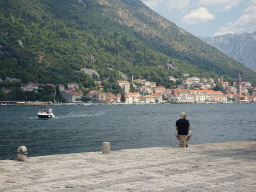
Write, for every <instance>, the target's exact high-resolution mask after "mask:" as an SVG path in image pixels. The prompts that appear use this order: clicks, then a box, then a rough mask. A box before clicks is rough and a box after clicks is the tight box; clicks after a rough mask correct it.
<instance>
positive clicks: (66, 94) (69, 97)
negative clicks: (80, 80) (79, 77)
mask: <svg viewBox="0 0 256 192" xmlns="http://www.w3.org/2000/svg"><path fill="white" fill-rule="evenodd" d="M61 96H62V97H63V98H64V99H66V101H67V102H68V103H77V102H79V101H80V100H81V98H82V97H83V92H82V91H80V90H78V91H72V90H70V91H67V90H64V91H62V92H61Z"/></svg>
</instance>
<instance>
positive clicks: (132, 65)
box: [0, 0, 256, 91]
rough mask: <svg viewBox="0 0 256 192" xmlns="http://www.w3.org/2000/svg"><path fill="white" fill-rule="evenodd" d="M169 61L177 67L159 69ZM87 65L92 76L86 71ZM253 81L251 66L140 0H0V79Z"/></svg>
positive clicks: (109, 85) (111, 83)
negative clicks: (183, 76)
mask: <svg viewBox="0 0 256 192" xmlns="http://www.w3.org/2000/svg"><path fill="white" fill-rule="evenodd" d="M166 63H174V65H175V67H177V70H166V69H164V66H165V64H166ZM85 68H87V69H88V70H89V69H91V70H94V71H96V72H97V73H98V74H99V75H93V74H91V76H90V75H88V74H85V73H84V72H83V71H86V69H85ZM181 72H187V73H189V74H190V75H191V76H204V75H208V76H210V77H214V78H217V77H219V76H223V77H224V79H225V80H226V81H229V82H232V81H234V80H235V79H236V78H237V76H238V73H240V74H241V77H242V78H243V80H246V81H250V82H253V83H256V78H255V77H256V73H255V72H254V71H252V70H251V69H249V68H247V67H245V66H244V65H242V64H241V63H239V62H237V61H235V60H233V59H231V58H230V57H228V56H226V55H225V54H223V53H222V52H220V51H219V50H218V49H216V48H214V47H212V46H210V45H208V44H206V43H205V42H203V41H202V40H200V39H199V38H197V37H195V36H193V35H192V34H190V33H188V32H186V31H185V30H183V29H181V28H179V27H177V25H176V24H174V23H172V22H170V21H168V20H167V19H165V18H163V17H161V16H160V15H159V14H157V13H155V12H154V11H153V10H151V9H150V8H148V7H147V6H146V5H144V4H143V3H142V2H141V1H140V0H0V78H1V79H5V78H6V77H12V78H14V77H15V78H18V79H21V80H22V82H28V81H37V82H40V83H53V84H66V83H67V82H76V83H78V84H79V86H82V87H84V88H92V87H96V86H97V85H96V84H95V83H94V82H95V81H102V82H103V85H104V88H105V91H111V90H112V89H115V88H116V84H115V82H116V80H118V79H121V75H120V74H125V75H126V76H127V77H128V78H131V77H132V76H133V77H134V78H139V77H141V76H142V77H143V78H146V79H148V80H149V81H155V82H156V83H157V84H158V85H165V86H166V87H174V83H173V82H172V81H170V80H169V78H168V76H170V75H173V76H175V77H181Z"/></svg>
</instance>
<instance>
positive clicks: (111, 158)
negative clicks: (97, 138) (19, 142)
mask: <svg viewBox="0 0 256 192" xmlns="http://www.w3.org/2000/svg"><path fill="white" fill-rule="evenodd" d="M28 152H29V149H28ZM0 191H8V192H10V191H15V192H19V191H93V192H94V191H95V192H96V191H97V192H100V191H101V192H109V191H152V192H154V191H166V192H169V191H232V192H234V191H239V192H240V191H247V192H255V191H256V141H255V140H254V141H241V142H226V143H209V144H197V145H189V147H188V148H178V147H177V146H167V147H154V148H142V149H125V150H120V151H111V153H110V154H102V153H101V152H88V153H74V154H62V155H50V156H39V157H31V158H29V161H28V162H20V161H16V160H2V161H0Z"/></svg>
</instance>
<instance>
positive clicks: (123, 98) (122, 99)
mask: <svg viewBox="0 0 256 192" xmlns="http://www.w3.org/2000/svg"><path fill="white" fill-rule="evenodd" d="M121 101H122V102H125V96H124V94H122V95H121Z"/></svg>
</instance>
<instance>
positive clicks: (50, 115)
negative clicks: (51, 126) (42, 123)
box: [37, 107, 55, 119]
mask: <svg viewBox="0 0 256 192" xmlns="http://www.w3.org/2000/svg"><path fill="white" fill-rule="evenodd" d="M37 116H38V117H39V118H40V119H41V118H53V117H55V116H54V114H53V111H52V108H50V107H49V109H48V110H45V108H44V110H43V111H41V110H39V112H38V113H37Z"/></svg>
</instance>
